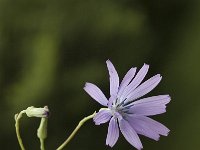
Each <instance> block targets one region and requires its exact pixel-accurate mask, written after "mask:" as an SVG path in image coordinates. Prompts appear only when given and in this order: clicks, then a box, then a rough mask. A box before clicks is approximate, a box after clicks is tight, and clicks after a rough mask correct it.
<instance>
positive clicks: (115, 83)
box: [106, 60, 119, 96]
mask: <svg viewBox="0 0 200 150" xmlns="http://www.w3.org/2000/svg"><path fill="white" fill-rule="evenodd" d="M106 64H107V67H108V71H109V76H110V96H117V92H118V88H119V76H118V73H117V71H116V70H115V67H114V66H113V64H112V63H111V61H110V60H107V61H106Z"/></svg>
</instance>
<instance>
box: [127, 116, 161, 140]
mask: <svg viewBox="0 0 200 150" xmlns="http://www.w3.org/2000/svg"><path fill="white" fill-rule="evenodd" d="M142 117H143V116H138V117H135V116H134V117H127V120H128V122H129V123H130V125H131V126H132V128H133V129H134V130H135V131H136V132H137V133H138V134H141V135H144V136H146V137H149V138H151V139H154V140H156V141H158V140H159V138H160V135H159V134H158V133H157V132H156V131H154V130H153V129H151V128H150V127H149V124H148V122H145V121H143V120H141V118H142Z"/></svg>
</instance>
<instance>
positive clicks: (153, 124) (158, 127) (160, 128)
mask: <svg viewBox="0 0 200 150" xmlns="http://www.w3.org/2000/svg"><path fill="white" fill-rule="evenodd" d="M140 119H141V120H142V121H143V122H145V123H146V124H147V125H148V126H149V128H151V129H152V130H154V131H155V132H157V133H158V134H160V135H163V136H167V135H168V134H169V131H170V130H169V129H168V128H167V127H165V126H164V125H163V124H161V123H160V122H158V121H155V120H153V119H151V118H149V117H145V116H141V117H140Z"/></svg>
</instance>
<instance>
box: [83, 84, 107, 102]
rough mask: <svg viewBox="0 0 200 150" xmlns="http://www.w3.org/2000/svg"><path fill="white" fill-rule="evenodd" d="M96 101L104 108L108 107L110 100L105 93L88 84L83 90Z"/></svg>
mask: <svg viewBox="0 0 200 150" xmlns="http://www.w3.org/2000/svg"><path fill="white" fill-rule="evenodd" d="M83 89H84V90H85V91H86V92H87V93H88V94H89V95H90V96H91V97H92V98H93V99H94V100H96V101H97V102H99V103H100V104H101V105H103V106H107V104H108V100H107V98H106V97H105V95H104V94H103V92H102V91H101V90H100V89H99V88H98V87H97V86H96V85H94V84H92V83H86V84H85V87H84V88H83Z"/></svg>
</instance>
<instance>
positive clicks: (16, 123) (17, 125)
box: [15, 110, 25, 150]
mask: <svg viewBox="0 0 200 150" xmlns="http://www.w3.org/2000/svg"><path fill="white" fill-rule="evenodd" d="M23 113H25V110H23V111H21V112H20V113H19V114H16V115H15V129H16V134H17V139H18V142H19V146H20V148H21V150H25V148H24V145H23V142H22V138H21V135H20V131H19V120H20V119H21V117H22V114H23Z"/></svg>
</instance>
